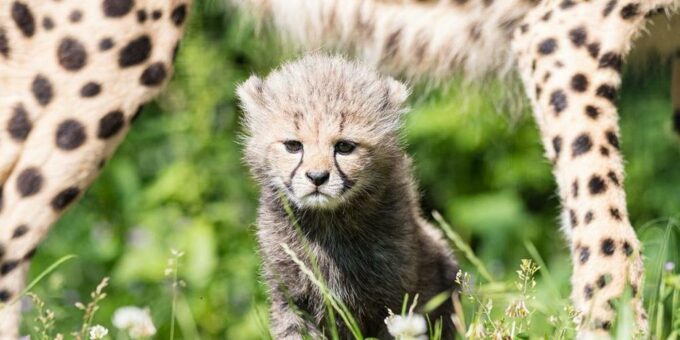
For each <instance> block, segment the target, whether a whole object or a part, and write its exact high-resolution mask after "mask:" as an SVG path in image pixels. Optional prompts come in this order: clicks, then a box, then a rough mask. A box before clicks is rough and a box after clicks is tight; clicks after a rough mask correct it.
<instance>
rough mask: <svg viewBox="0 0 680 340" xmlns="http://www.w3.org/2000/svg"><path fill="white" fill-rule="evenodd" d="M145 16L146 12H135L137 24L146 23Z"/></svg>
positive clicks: (141, 10)
mask: <svg viewBox="0 0 680 340" xmlns="http://www.w3.org/2000/svg"><path fill="white" fill-rule="evenodd" d="M146 18H147V15H146V11H145V10H143V9H140V10H138V11H137V22H139V23H140V24H143V23H144V22H145V21H146Z"/></svg>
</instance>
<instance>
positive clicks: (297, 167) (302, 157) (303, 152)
mask: <svg viewBox="0 0 680 340" xmlns="http://www.w3.org/2000/svg"><path fill="white" fill-rule="evenodd" d="M304 159H305V149H304V148H302V151H301V152H300V161H299V162H298V164H297V165H296V166H295V168H293V171H291V172H290V179H289V180H288V183H286V186H287V187H288V190H290V191H291V192H292V191H293V178H294V177H295V174H296V173H297V171H298V169H300V167H301V166H302V162H303V160H304Z"/></svg>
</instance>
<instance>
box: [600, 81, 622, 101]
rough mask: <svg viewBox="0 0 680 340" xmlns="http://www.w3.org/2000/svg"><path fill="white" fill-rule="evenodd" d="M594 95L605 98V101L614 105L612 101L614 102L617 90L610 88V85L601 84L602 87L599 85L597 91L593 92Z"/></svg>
mask: <svg viewBox="0 0 680 340" xmlns="http://www.w3.org/2000/svg"><path fill="white" fill-rule="evenodd" d="M595 94H596V95H597V96H598V97H602V98H605V99H607V100H609V101H610V102H612V103H614V101H615V100H616V94H617V90H616V87H614V86H611V85H608V84H603V85H600V87H598V88H597V91H596V92H595Z"/></svg>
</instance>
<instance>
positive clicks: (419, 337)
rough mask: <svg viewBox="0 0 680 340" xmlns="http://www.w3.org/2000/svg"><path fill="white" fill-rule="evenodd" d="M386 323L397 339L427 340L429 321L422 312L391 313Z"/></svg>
mask: <svg viewBox="0 0 680 340" xmlns="http://www.w3.org/2000/svg"><path fill="white" fill-rule="evenodd" d="M390 314H392V313H391V312H390ZM385 324H386V325H387V330H388V331H389V332H390V334H391V335H392V336H394V337H395V338H396V339H397V340H427V335H425V333H426V332H427V323H426V322H425V318H424V317H423V316H422V315H420V314H413V313H409V314H408V315H390V316H388V317H387V318H386V319H385Z"/></svg>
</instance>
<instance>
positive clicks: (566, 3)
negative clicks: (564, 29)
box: [560, 0, 576, 9]
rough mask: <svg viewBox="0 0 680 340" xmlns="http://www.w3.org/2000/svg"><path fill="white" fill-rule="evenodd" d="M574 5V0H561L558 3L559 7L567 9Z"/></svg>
mask: <svg viewBox="0 0 680 340" xmlns="http://www.w3.org/2000/svg"><path fill="white" fill-rule="evenodd" d="M574 5H576V3H575V2H574V0H562V2H561V3H560V8H561V9H569V8H572V7H574Z"/></svg>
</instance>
